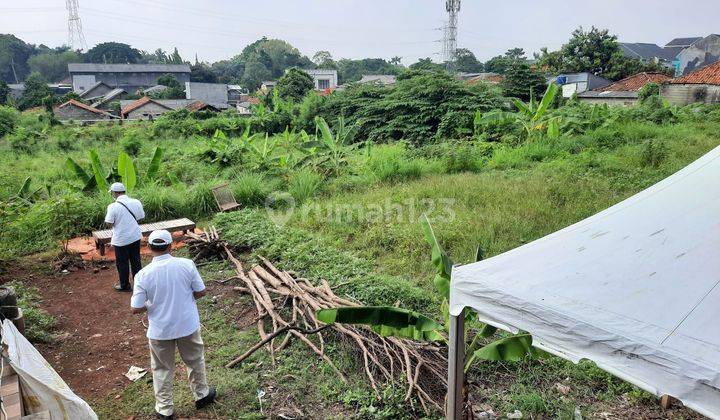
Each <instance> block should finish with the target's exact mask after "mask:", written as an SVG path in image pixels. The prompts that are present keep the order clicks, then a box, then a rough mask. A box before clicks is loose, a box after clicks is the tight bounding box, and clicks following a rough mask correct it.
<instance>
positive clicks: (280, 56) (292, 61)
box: [238, 37, 313, 78]
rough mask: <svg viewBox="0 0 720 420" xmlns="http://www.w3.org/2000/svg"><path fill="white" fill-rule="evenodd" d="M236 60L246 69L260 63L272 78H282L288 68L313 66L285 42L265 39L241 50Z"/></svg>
mask: <svg viewBox="0 0 720 420" xmlns="http://www.w3.org/2000/svg"><path fill="white" fill-rule="evenodd" d="M238 58H239V59H240V61H243V62H244V63H245V66H246V68H247V67H248V66H249V65H250V63H251V62H254V61H257V62H260V63H262V64H263V65H264V66H265V68H266V69H267V70H269V71H270V74H271V76H270V77H272V78H278V77H282V75H283V74H284V73H285V70H286V69H288V68H290V67H299V68H310V67H312V66H313V62H312V61H310V59H309V58H307V57H305V56H303V55H301V54H300V51H298V49H297V48H295V47H293V46H292V45H290V44H289V43H287V42H286V41H283V40H281V39H267V38H265V37H263V38H261V39H259V40H257V41H255V42H253V43H252V44H250V45H248V46H247V47H245V48H243V51H242V53H240V56H239V57H238Z"/></svg>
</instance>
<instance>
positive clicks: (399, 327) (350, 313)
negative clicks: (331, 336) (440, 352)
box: [317, 306, 445, 341]
mask: <svg viewBox="0 0 720 420" xmlns="http://www.w3.org/2000/svg"><path fill="white" fill-rule="evenodd" d="M317 318H318V319H319V320H320V321H322V322H324V323H326V324H332V323H334V322H338V323H341V324H363V325H369V326H370V328H372V330H373V331H375V332H376V333H378V334H380V335H382V336H384V337H388V336H393V337H401V338H409V339H412V340H424V341H441V340H444V339H445V338H444V337H443V336H442V334H440V333H439V331H440V330H442V329H443V326H442V325H440V324H438V323H437V322H435V321H433V320H432V319H430V318H428V317H426V316H425V315H422V314H420V313H418V312H414V311H410V310H407V309H402V308H394V307H390V306H357V307H341V308H333V309H321V310H319V311H317Z"/></svg>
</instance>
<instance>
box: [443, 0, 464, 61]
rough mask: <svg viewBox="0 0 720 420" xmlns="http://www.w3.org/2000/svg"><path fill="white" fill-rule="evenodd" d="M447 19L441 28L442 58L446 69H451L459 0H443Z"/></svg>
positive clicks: (454, 48)
mask: <svg viewBox="0 0 720 420" xmlns="http://www.w3.org/2000/svg"><path fill="white" fill-rule="evenodd" d="M445 10H447V13H448V20H447V23H446V24H445V28H444V30H443V60H445V64H446V65H447V68H448V70H450V71H452V70H453V68H452V67H453V64H454V62H455V50H456V49H457V22H458V14H459V13H460V0H445Z"/></svg>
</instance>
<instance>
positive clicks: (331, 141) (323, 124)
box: [315, 117, 335, 149]
mask: <svg viewBox="0 0 720 420" xmlns="http://www.w3.org/2000/svg"><path fill="white" fill-rule="evenodd" d="M315 126H316V128H317V129H318V130H319V131H320V134H322V141H323V143H325V146H326V147H327V148H328V149H334V148H335V147H334V146H335V137H334V136H333V134H332V131H330V126H329V125H328V123H327V121H325V119H324V118H323V117H315Z"/></svg>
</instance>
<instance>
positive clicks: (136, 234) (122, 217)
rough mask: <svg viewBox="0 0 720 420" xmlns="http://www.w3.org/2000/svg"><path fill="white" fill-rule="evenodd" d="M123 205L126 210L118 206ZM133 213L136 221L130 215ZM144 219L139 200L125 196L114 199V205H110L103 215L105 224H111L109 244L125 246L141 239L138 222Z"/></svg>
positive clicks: (143, 211)
mask: <svg viewBox="0 0 720 420" xmlns="http://www.w3.org/2000/svg"><path fill="white" fill-rule="evenodd" d="M119 202H121V203H123V204H125V205H126V206H127V207H128V208H127V209H126V208H125V207H123V206H122V204H119ZM128 209H130V211H132V212H133V214H134V215H135V217H137V220H135V218H134V217H133V215H132V214H130V211H128ZM144 218H145V210H143V206H142V203H141V202H140V200H136V199H134V198H130V197H128V196H127V195H121V196H119V197H118V198H116V199H115V203H110V205H108V207H107V213H106V214H105V223H112V224H113V228H112V239H110V244H111V245H114V246H125V245H129V244H131V243H133V242H135V241H139V240H140V238H141V237H142V231H141V230H140V225H139V224H138V220H142V219H144Z"/></svg>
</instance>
